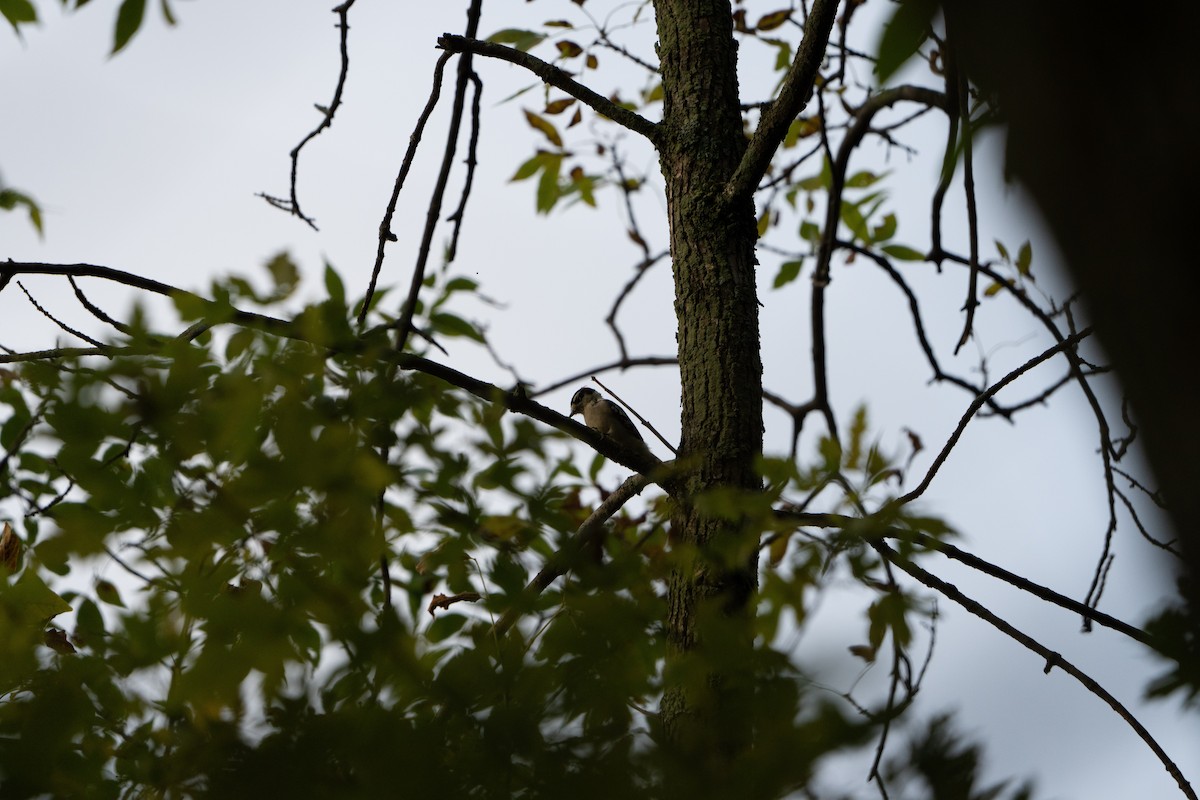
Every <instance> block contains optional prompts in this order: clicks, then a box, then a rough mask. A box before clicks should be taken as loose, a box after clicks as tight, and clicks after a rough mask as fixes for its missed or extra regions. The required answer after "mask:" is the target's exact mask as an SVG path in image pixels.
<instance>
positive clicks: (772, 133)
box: [725, 0, 838, 200]
mask: <svg viewBox="0 0 1200 800" xmlns="http://www.w3.org/2000/svg"><path fill="white" fill-rule="evenodd" d="M837 7H838V2H837V0H816V2H815V3H813V7H812V10H810V11H809V12H808V19H806V20H805V21H804V38H803V40H802V41H801V42H800V48H799V49H798V50H797V51H796V58H795V59H794V60H793V61H792V66H791V67H790V68H788V73H787V75H786V76H785V77H784V79H783V86H782V87H780V89H779V97H778V98H776V100H775V102H773V103H771V105H769V106H768V107H767V109H766V111H764V112H763V115H762V119H761V120H760V121H759V123H758V128H756V129H755V131H754V135H753V136H752V137H751V138H750V144H749V145H748V146H747V147H746V152H745V153H744V154H743V155H742V160H741V163H739V164H738V166H737V169H736V170H735V171H734V173H733V177H732V178H730V179H729V183H728V184H726V186H725V198H726V200H731V199H733V198H737V197H742V196H744V195H748V194H750V193H751V192H753V191H754V187H755V186H756V185H757V184H758V181H759V179H760V178H762V176H763V175H765V174H766V172H767V166H768V165H769V164H770V163H771V159H772V158H774V156H775V150H776V149H777V148H778V147H779V144H780V143H781V142H782V141H783V138H784V136H786V135H787V131H788V126H789V125H791V124H792V120H794V119H795V118H796V115H797V114H799V113H800V112H801V111H802V110H803V109H804V106H805V104H806V103H808V98H809V97H811V96H812V91H813V85H814V84H815V82H816V79H817V72H818V70H820V68H821V61H822V59H823V58H824V57H825V49H826V47H827V46H828V44H829V34H830V31H831V30H832V29H833V20H834V17H835V16H837Z"/></svg>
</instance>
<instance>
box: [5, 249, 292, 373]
mask: <svg viewBox="0 0 1200 800" xmlns="http://www.w3.org/2000/svg"><path fill="white" fill-rule="evenodd" d="M16 275H62V276H65V277H68V278H69V277H76V278H79V277H87V278H101V279H103V280H108V281H113V282H114V283H120V284H122V285H124V286H128V287H130V288H132V289H141V290H142V291H145V292H151V293H153V294H160V295H162V296H163V297H171V298H174V297H187V298H189V299H192V300H197V301H199V302H201V303H204V304H205V305H206V306H208V307H210V308H216V307H217V305H216V303H214V302H213V301H212V300H209V299H207V298H205V297H202V296H200V295H198V294H196V293H195V292H189V291H188V290H187V289H180V288H179V287H177V286H171V285H170V284H167V283H163V282H162V281H156V280H154V279H153V278H144V277H142V276H141V275H135V274H133V273H132V272H125V271H124V270H119V269H113V268H112V267H101V266H97V265H95V264H44V263H41V262H37V261H13V260H12V259H9V260H8V261H5V262H3V263H0V287H2V286H4V285H6V284H7V283H8V282H9V281H10V280H12V278H13V277H14V276H16ZM221 308H222V310H223V312H224V313H227V314H229V318H228V320H227V321H229V322H232V323H234V324H236V325H244V326H246V327H248V328H256V329H258V330H263V331H268V332H270V333H273V334H276V335H278V336H284V337H287V338H289V339H299V340H301V341H309V340H308V339H307V338H305V336H304V335H303V334H301V333H300V332H299V331H298V330H296V328H295V326H294V325H293V324H292V323H291V322H289V321H288V320H283V319H278V318H277V317H271V316H267V315H266V314H256V313H255V312H253V311H242V310H241V309H237V308H235V309H232V310H230V309H229V308H228V307H227V306H224V307H221ZM83 349H90V348H83ZM113 349H114V348H111V347H100V348H95V349H91V350H92V352H88V353H77V354H80V355H97V354H99V355H104V354H106V352H107V351H111V350H113ZM43 352H44V353H52V352H56V351H43ZM25 355H35V354H25ZM42 357H46V356H44V355H43V356H42ZM12 360H16V359H10V363H11V361H12ZM20 360H24V361H30V360H34V359H31V358H22V359H20Z"/></svg>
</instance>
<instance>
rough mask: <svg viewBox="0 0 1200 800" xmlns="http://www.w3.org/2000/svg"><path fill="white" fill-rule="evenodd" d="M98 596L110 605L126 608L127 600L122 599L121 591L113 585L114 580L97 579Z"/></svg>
mask: <svg viewBox="0 0 1200 800" xmlns="http://www.w3.org/2000/svg"><path fill="white" fill-rule="evenodd" d="M96 597H98V598H100V599H101V600H103V601H104V602H105V603H108V604H109V605H110V606H119V607H120V608H125V601H123V600H122V599H121V593H120V592H118V591H117V587H116V586H115V585H113V583H112V581H106V580H98V581H96Z"/></svg>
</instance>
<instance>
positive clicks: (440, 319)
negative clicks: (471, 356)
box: [431, 313, 483, 342]
mask: <svg viewBox="0 0 1200 800" xmlns="http://www.w3.org/2000/svg"><path fill="white" fill-rule="evenodd" d="M431 321H432V323H433V331H434V333H440V334H443V335H445V336H466V337H467V338H468V339H474V340H475V341H477V342H482V341H483V335H482V334H480V332H479V330H478V329H477V328H476V327H475V326H474V325H472V324H471V323H469V322H467V321H466V320H465V319H463V318H462V317H459V316H455V315H454V314H446V313H442V314H434V315H433V319H432V320H431Z"/></svg>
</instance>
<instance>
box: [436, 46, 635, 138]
mask: <svg viewBox="0 0 1200 800" xmlns="http://www.w3.org/2000/svg"><path fill="white" fill-rule="evenodd" d="M438 47H440V48H442V49H443V50H445V51H447V52H449V53H475V54H476V55H481V56H487V57H488V58H498V59H500V60H501V61H507V62H509V63H510V64H516V65H517V66H518V67H524V68H525V69H527V70H529V71H530V72H532V73H533V74H534V75H537V76H538V77H539V78H541V79H542V80H543V81H544V82H546V83H548V84H550V85H551V86H554V87H555V88H558V89H562V90H563V91H564V92H566V93H567V94H569V95H571V96H572V97H574V98H575V99H576V100H579V101H580V102H581V103H584V104H585V105H587V106H589V107H591V109H592V110H593V111H595V112H596V113H597V114H601V115H603V116H605V117H608V118H609V119H611V120H612V121H613V122H615V123H617V124H618V125H621V126H624V127H626V128H628V129H629V130H631V131H633V132H634V133H640V134H641V135H642V136H645V137H646V138H647V139H649V140H650V141H651V142H653V141H655V140H656V139H657V138H658V126H657V125H656V124H655V123H653V122H651V121H650V120H648V119H646V118H645V117H643V116H640V115H639V114H636V113H634V112H633V111H630V110H628V109H626V108H622V107H621V106H619V105H617V104H616V103H614V102H613V101H611V100H609V99H607V98H605V97H602V96H601V95H598V94H596V93H595V92H594V91H592V90H591V89H589V88H588V87H586V86H584V85H583V84H582V83H579V82H578V81H576V80H575V79H574V78H572V77H571V76H570V75H568V74H567V73H566V72H565V71H563V70H561V69H559V68H558V67H556V66H554V65H553V64H550V63H547V62H545V61H542V60H541V59H540V58H538V57H537V56H532V55H530V54H529V53H524V52H522V51H520V50H517V49H516V48H513V47H505V46H504V45H502V44H495V43H494V42H484V41H480V40H478V39H470V38H467V37H465V36H456V35H454V34H452V33H445V34H442V35H441V36H440V37H438Z"/></svg>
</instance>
